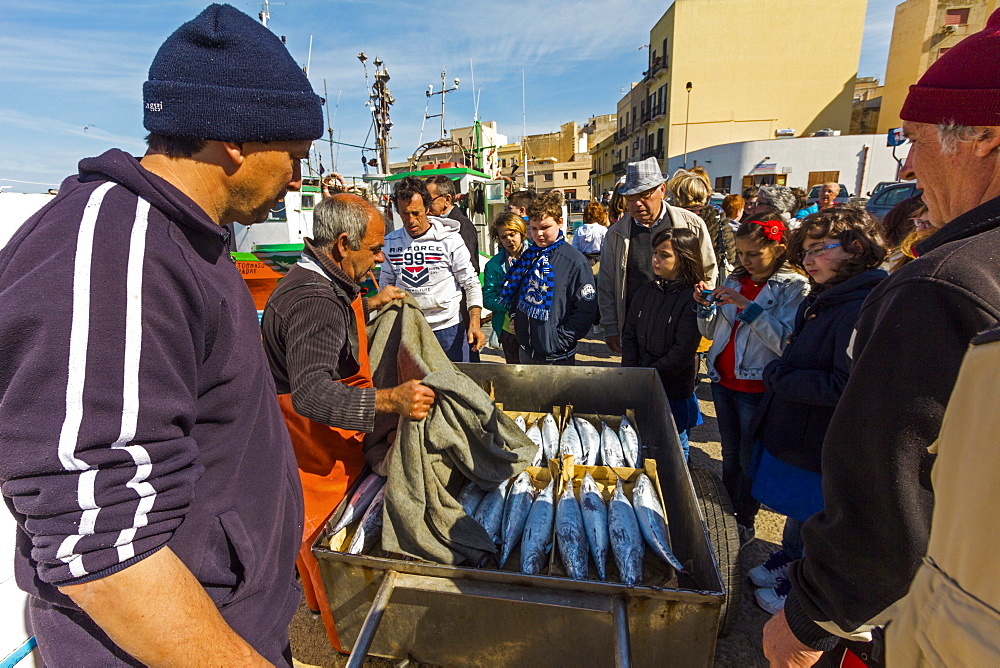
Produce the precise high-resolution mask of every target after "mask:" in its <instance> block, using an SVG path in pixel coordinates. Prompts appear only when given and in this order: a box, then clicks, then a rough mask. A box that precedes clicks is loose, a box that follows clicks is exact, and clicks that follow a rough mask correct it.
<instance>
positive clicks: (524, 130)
mask: <svg viewBox="0 0 1000 668" xmlns="http://www.w3.org/2000/svg"><path fill="white" fill-rule="evenodd" d="M527 141H528V103H527V102H526V98H525V96H524V70H523V69H522V70H521V164H522V165H523V166H524V187H525V188H527V187H528V157H527V155H528V147H527Z"/></svg>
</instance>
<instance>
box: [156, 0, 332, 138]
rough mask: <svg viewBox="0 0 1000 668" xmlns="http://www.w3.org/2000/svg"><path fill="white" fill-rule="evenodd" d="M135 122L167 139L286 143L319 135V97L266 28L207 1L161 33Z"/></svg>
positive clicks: (321, 131) (241, 14) (227, 7)
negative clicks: (188, 18)
mask: <svg viewBox="0 0 1000 668" xmlns="http://www.w3.org/2000/svg"><path fill="white" fill-rule="evenodd" d="M142 97H143V102H144V103H145V113H144V116H143V125H144V126H145V127H146V129H147V130H149V131H150V132H154V133H156V134H161V135H167V136H171V137H190V138H193V139H209V140H218V141H231V142H244V141H291V140H306V139H317V138H318V137H320V136H322V134H323V110H322V100H321V99H320V98H319V96H317V95H316V94H315V93H314V92H313V89H312V86H311V85H310V84H309V80H308V79H307V78H306V75H305V74H304V73H303V72H302V70H301V69H300V68H299V66H298V65H297V64H296V63H295V61H294V60H293V59H292V57H291V55H290V54H289V53H288V51H287V50H286V49H285V45H284V44H282V43H281V40H279V39H278V38H277V37H276V36H275V35H274V33H272V32H271V31H270V30H268V29H267V28H265V27H264V26H262V25H261V24H260V23H258V22H256V21H254V20H253V19H252V18H250V17H249V16H247V15H246V14H244V13H243V12H241V11H239V10H238V9H236V8H234V7H233V6H231V5H218V4H216V5H211V6H209V7H208V8H207V9H205V11H203V12H202V13H201V14H199V15H198V16H197V17H196V18H195V19H194V20H192V21H189V22H188V23H185V24H184V25H182V26H181V27H180V28H178V29H177V30H176V31H175V32H174V34H172V35H171V36H170V37H168V38H167V41H165V42H164V43H163V46H161V47H160V50H159V51H157V53H156V57H155V58H153V64H152V65H150V67H149V81H147V82H146V83H144V84H143V86H142Z"/></svg>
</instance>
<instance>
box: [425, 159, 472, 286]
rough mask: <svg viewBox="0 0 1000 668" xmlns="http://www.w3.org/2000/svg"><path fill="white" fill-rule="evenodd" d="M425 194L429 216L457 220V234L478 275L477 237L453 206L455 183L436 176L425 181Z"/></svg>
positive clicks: (442, 176)
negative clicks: (428, 201) (429, 199)
mask: <svg viewBox="0 0 1000 668" xmlns="http://www.w3.org/2000/svg"><path fill="white" fill-rule="evenodd" d="M427 192H428V193H429V194H430V196H431V207H430V214H431V215H432V216H438V217H440V218H451V219H452V220H457V221H458V224H459V225H460V227H459V234H461V235H462V241H464V242H465V247H466V248H468V249H469V255H470V256H471V258H472V267H473V268H474V269H475V270H476V273H477V274H478V273H479V235H478V234H476V226H475V225H474V224H473V223H472V221H471V220H469V217H468V216H466V215H465V213H464V212H463V211H462V210H461V209H459V208H458V207H457V206H455V197H456V195H457V194H458V192H457V189H456V188H455V182H454V181H452V180H451V179H449V178H448V177H447V176H445V175H444V174H438V175H436V176H432V177H430V178H429V179H427Z"/></svg>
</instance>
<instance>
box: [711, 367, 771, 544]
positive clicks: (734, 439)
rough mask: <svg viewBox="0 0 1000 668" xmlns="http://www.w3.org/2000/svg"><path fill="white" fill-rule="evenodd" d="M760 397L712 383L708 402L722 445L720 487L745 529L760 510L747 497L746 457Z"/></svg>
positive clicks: (748, 495)
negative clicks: (727, 496) (723, 488)
mask: <svg viewBox="0 0 1000 668" xmlns="http://www.w3.org/2000/svg"><path fill="white" fill-rule="evenodd" d="M763 397H764V395H763V394H762V393H761V394H758V393H756V392H737V391H736V390H730V389H729V388H726V387H723V386H722V385H720V384H718V383H712V400H713V401H714V402H715V417H716V420H717V421H718V423H719V440H721V441H722V483H723V484H724V485H725V487H726V491H727V492H729V498H730V499H732V502H733V511H734V512H735V513H736V521H737V522H739V523H740V524H742V525H743V526H747V527H753V521H754V518H755V517H756V516H757V511H758V510H760V502H758V501H757V500H756V499H755V498H753V495H751V493H750V488H751V487H752V482H751V480H750V473H749V470H750V456H751V455H752V454H753V444H754V439H753V434H751V433H750V424H751V423H752V422H753V417H754V414H755V413H756V412H757V405H758V404H759V403H760V400H761V399H762V398H763Z"/></svg>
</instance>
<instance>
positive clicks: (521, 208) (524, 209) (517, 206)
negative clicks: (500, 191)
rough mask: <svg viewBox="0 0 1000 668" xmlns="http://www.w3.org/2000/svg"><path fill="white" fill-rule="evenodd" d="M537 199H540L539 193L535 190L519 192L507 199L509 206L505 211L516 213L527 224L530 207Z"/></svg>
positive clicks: (513, 193)
mask: <svg viewBox="0 0 1000 668" xmlns="http://www.w3.org/2000/svg"><path fill="white" fill-rule="evenodd" d="M536 199H538V193H537V192H535V191H534V190H517V191H515V192H512V193H511V194H510V196H509V197H508V198H507V206H506V207H505V208H504V211H510V212H512V213H516V214H517V215H519V216H521V218H523V219H524V221H525V222H528V207H529V206H531V203H532V202H534V201H535V200H536Z"/></svg>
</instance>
